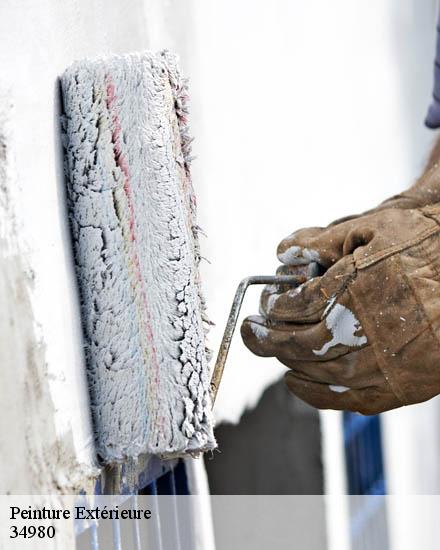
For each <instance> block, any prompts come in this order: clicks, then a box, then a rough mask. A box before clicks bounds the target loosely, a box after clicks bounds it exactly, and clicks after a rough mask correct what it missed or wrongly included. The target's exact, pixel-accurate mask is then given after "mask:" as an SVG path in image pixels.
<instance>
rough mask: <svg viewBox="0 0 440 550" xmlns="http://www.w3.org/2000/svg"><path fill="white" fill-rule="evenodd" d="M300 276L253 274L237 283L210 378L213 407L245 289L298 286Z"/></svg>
mask: <svg viewBox="0 0 440 550" xmlns="http://www.w3.org/2000/svg"><path fill="white" fill-rule="evenodd" d="M300 282H301V281H300V278H299V277H297V276H296V275H254V276H251V277H246V279H243V280H242V281H241V283H240V284H239V285H238V288H237V291H236V292H235V296H234V301H233V302H232V307H231V311H230V313H229V317H228V322H227V323H226V327H225V331H224V333H223V338H222V341H221V344H220V349H219V351H218V355H217V359H216V362H215V366H214V372H213V373H212V378H211V400H212V406H213V407H214V403H215V399H216V397H217V392H218V388H219V386H220V382H221V379H222V376H223V371H224V369H225V363H226V358H227V357H228V352H229V348H230V347H231V341H232V337H233V335H234V331H235V327H236V325H237V320H238V316H239V314H240V309H241V305H242V303H243V298H244V295H245V294H246V290H247V289H248V288H249V287H250V286H251V285H270V284H287V285H288V284H292V285H294V286H298V284H300Z"/></svg>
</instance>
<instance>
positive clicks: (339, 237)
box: [277, 214, 377, 269]
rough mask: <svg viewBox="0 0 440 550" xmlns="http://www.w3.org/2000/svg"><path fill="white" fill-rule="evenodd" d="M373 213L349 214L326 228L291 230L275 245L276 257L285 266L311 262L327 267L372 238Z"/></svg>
mask: <svg viewBox="0 0 440 550" xmlns="http://www.w3.org/2000/svg"><path fill="white" fill-rule="evenodd" d="M374 216H375V215H374V214H372V215H365V216H361V217H355V216H354V217H350V218H347V219H346V221H340V222H339V223H337V224H335V225H329V226H328V227H326V228H324V229H323V228H316V227H313V228H309V229H300V230H299V231H295V232H294V233H292V234H291V235H289V236H288V237H287V238H285V239H283V240H282V241H281V243H280V244H279V245H278V249H277V256H278V259H279V260H280V262H281V263H283V264H286V265H302V264H309V263H310V262H312V261H314V262H317V263H318V264H319V265H321V266H322V267H324V268H325V269H328V268H329V267H331V266H332V265H333V264H335V263H336V262H337V261H338V260H340V259H341V258H342V257H343V256H346V255H347V254H351V253H352V252H353V251H354V250H355V249H356V248H358V247H360V246H363V245H365V244H368V243H369V242H370V241H371V239H372V238H373V234H374V232H373V231H372V229H371V228H372V227H375V222H377V220H376V219H375V217H374Z"/></svg>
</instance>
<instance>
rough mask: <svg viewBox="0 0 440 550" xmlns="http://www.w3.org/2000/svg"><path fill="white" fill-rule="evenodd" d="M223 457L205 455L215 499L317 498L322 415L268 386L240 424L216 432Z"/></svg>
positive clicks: (284, 389)
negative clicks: (255, 496) (293, 496)
mask: <svg viewBox="0 0 440 550" xmlns="http://www.w3.org/2000/svg"><path fill="white" fill-rule="evenodd" d="M216 437H217V441H218V444H219V450H220V452H219V453H215V454H214V455H213V456H210V455H205V464H206V469H207V472H208V479H209V486H210V490H211V494H214V495H268V494H271V495H318V494H322V493H323V470H322V462H321V431H320V423H319V413H318V411H317V410H316V409H314V408H312V407H310V406H309V405H307V404H306V403H304V402H303V401H301V400H300V399H298V398H296V397H295V396H293V395H292V394H290V393H289V391H288V390H287V387H286V386H285V384H284V382H283V380H280V381H278V382H276V383H275V384H273V385H272V386H270V387H269V388H268V389H267V390H266V391H265V392H264V393H263V396H262V397H261V399H260V401H259V403H258V404H257V406H256V407H255V409H253V410H251V411H247V412H245V413H244V414H243V416H242V418H241V420H240V422H239V424H237V425H232V424H220V425H219V426H218V428H217V429H216Z"/></svg>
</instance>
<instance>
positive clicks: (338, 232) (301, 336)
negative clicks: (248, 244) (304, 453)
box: [242, 204, 440, 414]
mask: <svg viewBox="0 0 440 550" xmlns="http://www.w3.org/2000/svg"><path fill="white" fill-rule="evenodd" d="M279 258H280V260H281V261H282V262H283V263H285V264H287V266H292V265H293V266H295V265H301V264H307V263H309V262H312V261H318V262H319V264H320V265H321V266H322V267H323V268H324V269H327V271H326V272H325V273H324V274H323V275H322V276H318V277H315V278H314V279H311V280H310V281H307V282H306V283H304V284H302V285H301V286H300V287H298V288H296V289H292V288H290V289H287V288H285V287H284V288H281V287H274V286H272V287H267V288H266V289H265V290H264V292H263V294H262V299H261V313H262V316H261V317H258V316H255V317H249V318H248V319H246V320H245V322H244V323H243V325H242V336H243V339H244V342H245V343H246V345H247V346H248V347H249V349H250V350H251V351H253V352H254V353H256V354H257V355H261V356H266V357H269V356H275V357H277V358H278V359H279V360H280V361H281V362H282V363H284V364H285V365H287V366H288V367H290V369H291V370H290V371H289V373H288V374H287V375H286V382H287V384H288V386H289V388H290V390H291V391H292V392H293V393H295V394H296V395H298V396H299V397H300V398H302V399H303V400H304V401H306V402H308V403H310V404H311V405H314V406H315V407H318V408H332V409H346V410H352V411H358V412H361V413H363V414H375V413H378V412H382V411H386V410H390V409H393V408H395V407H399V406H402V405H408V404H411V403H418V402H420V401H425V400H427V399H430V398H431V397H433V396H435V395H437V394H438V393H440V204H436V205H434V206H429V207H425V208H421V209H418V208H412V209H405V208H404V209H400V208H391V209H384V210H378V211H376V212H374V213H372V214H367V215H364V216H361V217H358V218H355V219H352V220H349V221H346V222H340V223H339V224H337V225H334V226H330V227H329V228H327V229H325V230H321V229H320V230H303V231H299V232H298V233H296V234H293V235H292V236H291V237H289V238H288V239H285V240H284V241H283V242H282V243H281V245H280V248H279ZM288 269H289V267H285V268H282V270H288Z"/></svg>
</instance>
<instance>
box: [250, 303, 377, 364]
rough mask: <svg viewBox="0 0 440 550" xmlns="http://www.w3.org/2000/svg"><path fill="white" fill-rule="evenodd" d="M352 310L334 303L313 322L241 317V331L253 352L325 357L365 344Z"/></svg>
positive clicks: (284, 356)
mask: <svg viewBox="0 0 440 550" xmlns="http://www.w3.org/2000/svg"><path fill="white" fill-rule="evenodd" d="M360 330H361V327H360V324H359V322H358V320H357V319H356V317H355V316H354V314H353V313H352V312H351V311H350V310H349V309H348V308H346V307H345V306H342V305H341V304H335V305H334V306H333V308H332V309H331V311H330V312H329V314H328V315H327V317H326V318H325V319H324V320H323V321H320V322H319V323H315V324H308V325H304V324H292V323H277V324H271V323H270V322H269V323H267V322H266V320H265V319H264V317H261V316H251V317H248V318H247V319H245V320H244V322H243V324H242V327H241V334H242V338H243V341H244V343H245V344H246V346H247V347H248V348H249V349H250V350H251V351H252V352H253V353H255V354H256V355H260V356H262V357H277V358H279V359H280V360H281V361H327V360H329V359H334V358H336V357H340V356H341V355H344V354H346V353H349V352H350V351H352V350H353V348H357V347H362V346H364V345H366V344H367V337H366V336H365V335H363V334H362V333H361V332H360Z"/></svg>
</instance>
